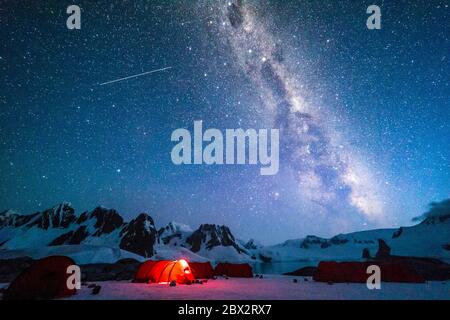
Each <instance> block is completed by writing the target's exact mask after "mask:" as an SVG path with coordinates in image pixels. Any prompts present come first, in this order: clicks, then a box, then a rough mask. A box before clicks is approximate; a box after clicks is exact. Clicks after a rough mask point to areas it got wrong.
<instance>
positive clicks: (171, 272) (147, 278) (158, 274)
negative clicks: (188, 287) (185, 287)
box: [134, 259, 195, 284]
mask: <svg viewBox="0 0 450 320" xmlns="http://www.w3.org/2000/svg"><path fill="white" fill-rule="evenodd" d="M193 280H195V279H194V275H193V274H192V271H191V268H190V267H189V264H188V263H187V261H186V260H184V259H180V260H175V261H172V260H160V261H153V260H149V261H146V262H144V263H142V264H141V265H140V266H139V269H138V271H137V272H136V275H135V276H134V281H135V282H146V283H149V282H153V283H169V282H172V281H175V282H176V283H178V284H186V283H190V282H191V281H193Z"/></svg>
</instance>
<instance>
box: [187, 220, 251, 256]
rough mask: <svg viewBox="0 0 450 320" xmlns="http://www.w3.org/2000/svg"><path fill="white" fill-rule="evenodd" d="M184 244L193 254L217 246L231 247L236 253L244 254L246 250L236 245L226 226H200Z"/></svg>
mask: <svg viewBox="0 0 450 320" xmlns="http://www.w3.org/2000/svg"><path fill="white" fill-rule="evenodd" d="M186 243H187V244H189V245H190V246H191V251H193V252H198V251H200V249H202V248H203V247H204V248H205V249H206V250H211V249H212V248H214V247H217V246H224V247H228V246H233V247H234V248H235V249H236V251H237V252H238V253H246V250H245V249H244V248H242V247H241V246H239V245H238V244H237V242H236V240H235V238H234V236H233V234H232V233H231V231H230V229H229V228H228V227H227V226H218V225H215V224H202V225H201V226H200V227H199V228H198V229H197V230H195V231H194V232H193V233H192V234H191V235H190V236H189V237H188V238H187V239H186Z"/></svg>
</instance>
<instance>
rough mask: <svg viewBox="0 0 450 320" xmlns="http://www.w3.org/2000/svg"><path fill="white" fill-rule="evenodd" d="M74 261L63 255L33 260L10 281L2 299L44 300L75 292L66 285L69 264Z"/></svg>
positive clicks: (73, 263)
mask: <svg viewBox="0 0 450 320" xmlns="http://www.w3.org/2000/svg"><path fill="white" fill-rule="evenodd" d="M71 265H75V262H74V261H73V260H72V259H71V258H69V257H65V256H50V257H47V258H43V259H40V260H37V261H35V262H33V264H32V265H31V266H30V267H29V268H28V269H26V270H24V271H23V272H22V273H21V274H20V275H19V276H17V278H16V279H15V280H14V281H13V282H11V284H10V285H9V287H8V289H6V292H5V294H4V296H3V299H4V300H42V299H44V300H46V299H56V298H64V297H68V296H71V295H73V294H75V291H76V290H75V289H69V288H68V287H67V279H68V277H69V276H70V274H68V273H67V269H68V267H69V266H71Z"/></svg>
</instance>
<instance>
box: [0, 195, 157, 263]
mask: <svg viewBox="0 0 450 320" xmlns="http://www.w3.org/2000/svg"><path fill="white" fill-rule="evenodd" d="M156 237H157V231H156V228H155V225H154V223H153V220H152V218H151V217H150V216H148V215H147V214H145V213H142V214H140V215H139V216H138V217H137V218H135V219H133V220H131V221H130V222H128V223H126V222H124V220H123V218H122V217H121V216H120V214H119V213H118V212H117V211H116V210H114V209H107V208H103V207H97V208H95V209H94V210H92V211H89V212H88V211H87V212H83V213H81V214H80V215H76V214H75V210H74V209H73V208H72V207H71V206H70V204H69V203H67V202H64V203H61V204H59V205H57V206H55V207H53V208H50V209H47V210H45V211H42V212H36V213H33V214H31V215H20V214H17V213H13V212H11V211H6V212H2V213H0V249H1V250H20V249H30V248H42V247H46V246H50V247H52V246H62V245H80V244H83V245H91V246H108V247H112V248H120V249H123V250H126V251H129V252H132V253H134V254H137V255H140V256H143V257H151V256H152V255H153V253H154V252H153V245H154V243H155V241H156Z"/></svg>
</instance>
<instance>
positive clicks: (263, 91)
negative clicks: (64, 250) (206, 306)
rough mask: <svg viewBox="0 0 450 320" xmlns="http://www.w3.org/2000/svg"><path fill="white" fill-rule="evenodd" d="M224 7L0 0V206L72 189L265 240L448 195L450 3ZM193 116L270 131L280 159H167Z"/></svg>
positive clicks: (164, 219) (399, 214)
mask: <svg viewBox="0 0 450 320" xmlns="http://www.w3.org/2000/svg"><path fill="white" fill-rule="evenodd" d="M98 2H99V1H98ZM71 4H77V5H79V6H80V7H81V30H68V29H67V27H66V19H67V17H68V14H66V8H67V6H68V5H71ZM371 4H377V5H379V6H380V7H381V12H382V29H381V30H368V29H367V27H366V19H367V17H368V16H369V15H368V14H366V9H367V7H368V6H369V5H371ZM233 5H234V4H233V3H228V2H227V1H217V2H212V1H204V2H194V1H111V2H105V1H101V3H100V2H99V3H97V4H95V3H94V1H73V2H67V1H54V2H48V1H39V2H35V1H15V0H14V1H0V35H1V36H0V39H1V42H0V70H1V76H0V143H1V152H0V174H1V175H0V177H1V178H0V179H1V180H0V211H2V210H4V209H14V210H16V211H19V212H22V213H32V212H35V211H38V210H43V209H46V208H49V207H52V206H53V205H55V204H57V203H59V202H61V201H64V200H66V201H69V202H71V203H72V205H73V206H74V207H75V209H76V211H77V212H81V211H84V210H90V209H93V208H94V207H95V206H97V205H103V206H106V207H110V208H115V209H117V210H118V211H119V212H120V213H121V214H122V215H123V216H124V217H125V218H126V219H131V218H133V217H134V216H136V215H137V214H138V213H140V212H142V211H145V212H148V213H149V214H150V215H151V216H152V217H153V218H154V219H155V221H156V224H157V225H158V226H163V225H164V224H166V223H168V222H170V221H178V222H182V223H186V224H189V225H191V226H192V227H193V228H196V227H198V225H199V224H201V223H218V224H226V225H228V226H229V227H230V228H231V230H232V232H233V233H234V234H235V235H236V236H237V237H239V238H243V239H248V238H256V239H258V240H259V241H261V242H263V243H267V244H269V243H276V242H280V241H283V240H286V239H289V238H299V237H302V236H305V235H307V234H316V235H320V236H330V235H334V234H336V233H340V232H349V231H356V230H362V229H370V228H375V227H385V226H388V227H395V226H399V225H405V224H411V219H412V218H413V217H415V216H418V215H420V214H421V213H423V212H424V211H425V210H426V207H427V205H428V203H430V202H431V201H440V200H443V199H445V198H448V197H449V196H450V148H449V137H450V121H449V119H450V19H449V18H450V3H449V2H448V1H351V0H345V1H313V0H309V1H275V0H274V1H244V4H243V5H240V6H237V7H238V8H239V15H238V16H239V18H241V20H242V21H240V25H237V26H233V25H232V24H231V23H230V18H229V17H230V7H231V6H233ZM165 67H171V68H170V69H167V70H164V71H160V72H155V73H152V74H147V75H143V76H140V77H136V78H131V79H128V80H124V81H120V82H115V83H111V84H106V85H100V84H101V83H104V82H108V81H111V80H114V79H119V78H123V77H127V76H131V75H136V74H139V73H142V72H146V71H150V70H154V69H160V68H165ZM194 120H203V127H204V128H205V129H206V128H218V129H221V130H224V129H226V128H231V129H234V128H243V129H248V128H255V129H260V128H279V129H280V152H281V155H280V171H279V172H278V174H277V175H274V176H262V175H260V170H259V169H260V167H259V166H251V165H234V166H233V165H212V166H208V165H181V166H176V165H174V164H173V163H172V161H171V158H170V152H171V150H172V148H173V146H174V145H175V143H174V142H171V141H170V135H171V133H172V131H173V130H175V129H177V128H187V129H189V130H190V131H191V132H192V130H193V122H194Z"/></svg>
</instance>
